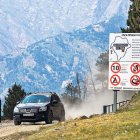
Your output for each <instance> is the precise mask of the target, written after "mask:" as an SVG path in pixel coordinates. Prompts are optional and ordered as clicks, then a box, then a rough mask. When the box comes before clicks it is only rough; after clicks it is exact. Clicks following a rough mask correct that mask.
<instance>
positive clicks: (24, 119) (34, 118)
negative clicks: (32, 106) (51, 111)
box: [13, 112, 46, 122]
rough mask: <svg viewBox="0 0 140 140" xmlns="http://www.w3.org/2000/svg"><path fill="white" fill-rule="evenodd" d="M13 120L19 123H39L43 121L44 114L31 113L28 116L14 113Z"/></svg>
mask: <svg viewBox="0 0 140 140" xmlns="http://www.w3.org/2000/svg"><path fill="white" fill-rule="evenodd" d="M13 118H14V120H16V121H20V122H39V121H45V118H46V112H40V113H34V114H33V113H32V115H31V116H30V114H21V113H14V114H13Z"/></svg>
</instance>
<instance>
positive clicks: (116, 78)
mask: <svg viewBox="0 0 140 140" xmlns="http://www.w3.org/2000/svg"><path fill="white" fill-rule="evenodd" d="M110 82H111V84H112V85H114V86H117V85H119V84H120V77H119V76H118V75H112V76H111V78H110Z"/></svg>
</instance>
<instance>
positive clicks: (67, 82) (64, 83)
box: [61, 79, 72, 89]
mask: <svg viewBox="0 0 140 140" xmlns="http://www.w3.org/2000/svg"><path fill="white" fill-rule="evenodd" d="M71 82H72V81H71V80H70V79H68V80H65V81H63V82H62V85H61V88H62V89H64V88H65V87H66V86H67V85H68V84H69V83H71Z"/></svg>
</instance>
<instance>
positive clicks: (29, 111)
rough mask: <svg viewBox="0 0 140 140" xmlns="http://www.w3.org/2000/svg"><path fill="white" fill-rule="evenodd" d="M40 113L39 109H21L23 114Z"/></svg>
mask: <svg viewBox="0 0 140 140" xmlns="http://www.w3.org/2000/svg"><path fill="white" fill-rule="evenodd" d="M37 111H38V109H37V108H22V109H20V112H21V113H36V112H37Z"/></svg>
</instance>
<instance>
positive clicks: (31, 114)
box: [23, 113, 34, 116]
mask: <svg viewBox="0 0 140 140" xmlns="http://www.w3.org/2000/svg"><path fill="white" fill-rule="evenodd" d="M23 116H34V114H33V113H30V114H23Z"/></svg>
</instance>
